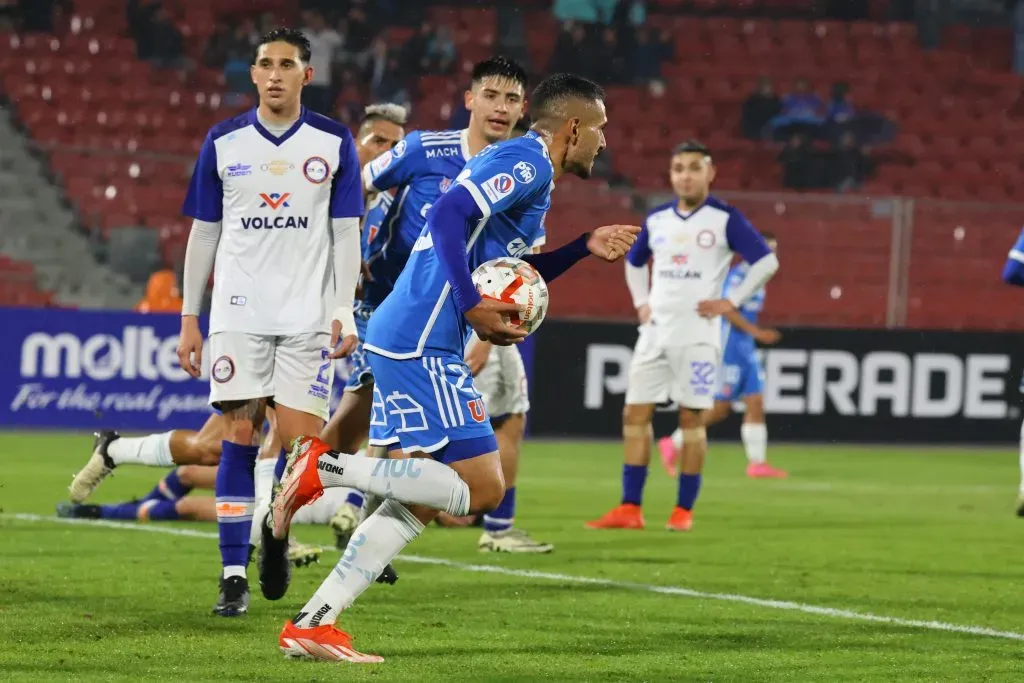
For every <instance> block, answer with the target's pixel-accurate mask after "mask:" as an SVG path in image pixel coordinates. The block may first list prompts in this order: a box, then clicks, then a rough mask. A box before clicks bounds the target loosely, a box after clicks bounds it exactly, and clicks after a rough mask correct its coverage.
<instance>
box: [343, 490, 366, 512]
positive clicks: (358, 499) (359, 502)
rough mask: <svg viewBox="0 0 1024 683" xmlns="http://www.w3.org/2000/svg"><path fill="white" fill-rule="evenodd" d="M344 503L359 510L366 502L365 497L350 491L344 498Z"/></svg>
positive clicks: (357, 492)
mask: <svg viewBox="0 0 1024 683" xmlns="http://www.w3.org/2000/svg"><path fill="white" fill-rule="evenodd" d="M345 502H346V503H348V504H349V505H355V506H356V507H357V508H361V507H363V503H365V502H366V497H365V496H364V495H363V494H361V493H359V491H352V492H351V493H349V494H348V497H347V498H345Z"/></svg>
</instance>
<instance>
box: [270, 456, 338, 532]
mask: <svg viewBox="0 0 1024 683" xmlns="http://www.w3.org/2000/svg"><path fill="white" fill-rule="evenodd" d="M330 450H331V448H330V446H328V445H327V444H325V443H324V442H323V441H321V440H320V439H318V438H316V437H315V436H306V437H303V438H301V439H296V440H295V443H294V445H293V446H292V452H291V453H289V454H288V465H287V466H286V467H285V470H284V478H283V479H281V488H280V490H278V491H277V493H276V494H275V495H274V501H273V503H272V504H271V509H270V513H271V516H272V518H273V522H274V523H273V526H272V529H273V534H274V538H276V539H278V540H282V539H284V538H287V537H288V529H289V528H290V527H291V523H292V517H294V516H295V513H296V512H297V511H298V509H299V508H300V507H302V506H303V505H306V504H308V503H312V502H313V501H314V500H316V499H317V498H319V497H320V496H322V495H323V493H324V485H323V484H322V483H320V474H319V473H318V472H317V460H319V458H320V456H321V455H323V454H324V453H326V452H328V451H330Z"/></svg>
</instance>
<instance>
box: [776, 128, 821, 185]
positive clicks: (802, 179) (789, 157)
mask: <svg viewBox="0 0 1024 683" xmlns="http://www.w3.org/2000/svg"><path fill="white" fill-rule="evenodd" d="M815 161H816V160H815V156H814V150H813V149H811V145H810V143H809V142H808V140H807V138H806V137H805V136H803V135H801V134H800V133H794V134H793V135H792V136H791V137H790V138H789V142H788V144H787V145H786V147H785V148H784V149H783V150H782V152H781V153H780V154H779V163H780V164H782V184H783V185H784V186H785V187H788V188H789V189H791V190H807V189H810V188H812V187H814V186H815V180H816V176H817V175H818V174H817V173H816V172H815V171H816V168H815V167H816V163H815Z"/></svg>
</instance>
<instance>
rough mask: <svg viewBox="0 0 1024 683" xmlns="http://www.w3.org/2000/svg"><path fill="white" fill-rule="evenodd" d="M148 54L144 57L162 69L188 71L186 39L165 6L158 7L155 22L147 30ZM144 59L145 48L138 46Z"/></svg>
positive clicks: (154, 17)
mask: <svg viewBox="0 0 1024 683" xmlns="http://www.w3.org/2000/svg"><path fill="white" fill-rule="evenodd" d="M146 32H147V34H148V40H147V43H146V47H147V48H148V54H147V55H146V56H145V57H143V59H146V60H147V61H149V62H150V63H151V64H153V66H155V67H157V68H160V69H186V68H188V60H186V59H185V37H184V36H183V35H181V31H179V30H178V27H177V26H175V24H174V18H173V17H171V13H170V12H169V11H168V10H167V8H166V7H164V6H163V5H158V6H157V10H156V13H155V14H154V15H153V20H152V21H151V22H150V23H149V26H148V27H147V29H146ZM137 49H138V50H139V53H140V54H139V56H140V57H142V50H143V46H142V45H141V44H139V45H138V46H137Z"/></svg>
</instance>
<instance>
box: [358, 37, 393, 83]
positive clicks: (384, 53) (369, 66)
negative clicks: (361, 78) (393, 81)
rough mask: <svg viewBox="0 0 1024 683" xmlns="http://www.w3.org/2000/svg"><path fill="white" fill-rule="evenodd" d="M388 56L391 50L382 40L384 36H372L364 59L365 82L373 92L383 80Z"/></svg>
mask: <svg viewBox="0 0 1024 683" xmlns="http://www.w3.org/2000/svg"><path fill="white" fill-rule="evenodd" d="M390 56H391V51H390V50H388V43H387V41H386V40H384V37H383V36H377V37H376V38H374V39H373V43H372V44H371V45H370V49H369V51H368V52H367V55H366V59H365V61H364V65H365V72H366V82H367V83H368V84H369V85H370V91H371V92H375V91H376V90H377V88H379V87H380V84H381V82H382V81H383V80H384V76H385V75H386V74H387V70H388V58H389V57H390Z"/></svg>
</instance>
